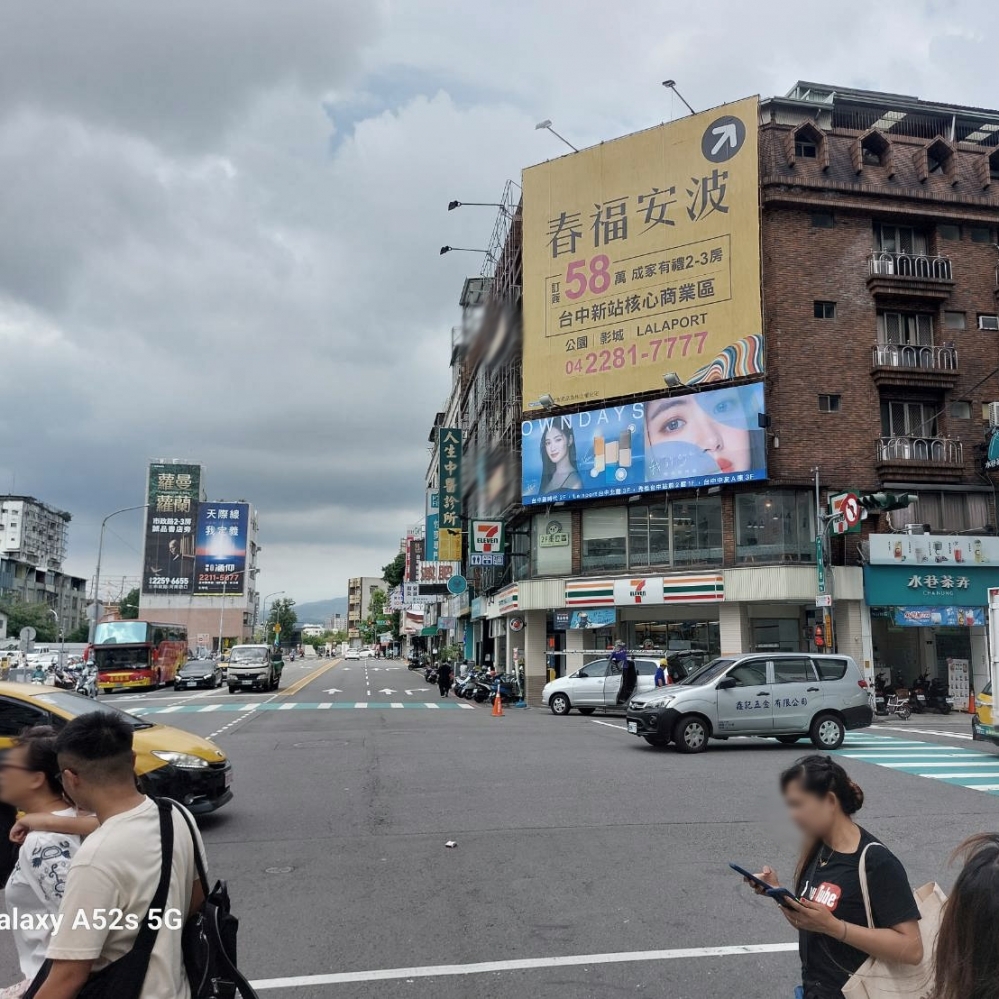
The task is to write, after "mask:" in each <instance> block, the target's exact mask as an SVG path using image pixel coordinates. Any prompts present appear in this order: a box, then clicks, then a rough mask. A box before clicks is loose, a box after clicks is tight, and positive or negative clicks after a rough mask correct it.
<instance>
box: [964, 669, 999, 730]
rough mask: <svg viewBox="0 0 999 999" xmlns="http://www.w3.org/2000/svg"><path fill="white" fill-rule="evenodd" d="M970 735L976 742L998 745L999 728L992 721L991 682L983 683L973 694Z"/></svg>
mask: <svg viewBox="0 0 999 999" xmlns="http://www.w3.org/2000/svg"><path fill="white" fill-rule="evenodd" d="M971 737H972V738H973V739H975V740H976V741H977V742H994V743H995V744H996V745H999V730H997V729H996V727H995V725H994V724H993V722H992V683H991V682H989V683H987V684H985V687H984V688H983V689H982V692H981V693H980V694H976V695H975V713H974V715H973V716H972V718H971Z"/></svg>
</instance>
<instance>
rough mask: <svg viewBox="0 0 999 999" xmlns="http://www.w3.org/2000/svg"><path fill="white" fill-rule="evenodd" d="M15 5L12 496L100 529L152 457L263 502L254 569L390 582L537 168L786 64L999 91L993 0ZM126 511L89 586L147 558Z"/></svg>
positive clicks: (87, 542)
mask: <svg viewBox="0 0 999 999" xmlns="http://www.w3.org/2000/svg"><path fill="white" fill-rule="evenodd" d="M829 10H830V8H829V6H828V4H818V3H814V2H813V3H806V4H798V5H796V6H793V5H792V6H791V7H789V6H788V5H787V4H786V3H783V2H782V3H777V2H775V0H757V2H755V3H752V4H747V3H745V2H744V0H701V2H700V3H698V4H691V3H689V2H685V3H678V2H675V0H652V2H649V0H629V2H628V3H626V4H618V5H609V4H607V3H606V2H596V0H573V2H572V3H569V2H567V0H559V2H554V0H505V2H504V3H503V4H482V3H473V2H471V0H349V2H348V0H282V2H281V3H274V2H273V0H212V2H211V3H207V4H206V3H203V2H200V0H199V2H195V0H172V2H171V3H169V4H139V3H135V2H134V0H86V2H84V3H73V4H66V3H58V2H56V0H5V3H4V4H3V10H2V12H0V491H2V492H7V491H12V492H15V493H26V494H30V495H34V496H36V497H38V498H39V499H41V500H43V501H45V502H48V503H50V504H52V505H54V506H57V507H59V508H62V509H65V510H68V511H70V512H71V513H72V514H73V521H72V524H71V525H70V555H69V559H68V562H67V569H68V570H70V571H72V572H75V573H77V574H79V575H81V576H85V577H91V576H92V575H93V572H94V564H95V561H96V554H97V553H96V549H97V538H98V533H99V528H100V521H101V519H102V517H104V516H105V515H106V514H108V513H110V512H111V511H113V510H116V509H119V508H121V507H126V506H132V505H135V504H139V503H142V502H144V497H143V487H144V479H145V465H146V463H147V462H148V461H149V460H150V459H157V458H167V459H169V458H183V459H190V460H195V461H200V462H201V463H202V464H203V465H204V466H205V482H206V486H207V491H208V494H209V498H212V499H230V500H232V499H241V498H242V499H246V500H249V501H250V502H252V503H253V504H254V505H255V506H256V508H257V509H258V511H259V520H260V529H261V534H260V542H261V545H262V546H263V551H262V552H261V555H260V569H261V573H260V579H259V581H258V582H259V585H260V587H261V588H262V590H263V591H264V592H266V591H269V590H286V591H287V592H288V593H289V594H290V595H293V596H294V597H296V598H297V599H298V600H300V601H305V600H316V599H323V598H327V597H331V596H335V595H339V594H342V593H345V592H346V580H347V578H348V577H350V576H356V575H377V574H378V572H379V570H380V568H381V566H383V565H384V564H385V563H386V562H388V561H390V560H391V559H392V557H393V556H394V554H395V553H396V551H397V550H398V540H399V537H400V535H401V534H402V533H403V532H404V529H405V527H406V525H407V524H410V523H413V522H414V521H415V520H416V519H417V518H418V517H419V516H420V515H421V512H422V508H423V481H424V475H425V472H426V466H427V462H428V458H429V455H428V452H427V446H428V445H427V435H428V432H429V429H430V426H431V423H432V421H433V417H434V413H435V412H436V411H437V410H438V409H440V408H441V407H442V404H443V402H444V400H445V398H446V395H447V391H448V387H449V372H448V367H447V365H448V359H449V349H450V329H451V327H452V326H453V325H455V324H456V323H457V322H458V320H459V308H458V301H457V300H458V296H459V294H460V291H461V285H462V281H463V279H464V278H465V277H466V276H468V275H475V274H478V272H479V268H480V264H481V261H480V259H479V258H478V257H476V256H474V255H471V254H462V253H452V254H449V255H448V256H444V257H442V256H440V255H439V253H438V251H439V248H440V246H441V245H442V244H445V243H449V244H453V245H455V246H467V247H473V248H474V247H483V246H485V245H486V243H487V241H488V239H489V236H490V233H491V231H492V227H493V222H494V218H495V216H494V212H495V210H494V209H489V208H471V207H469V208H465V209H461V210H458V211H454V212H450V213H449V212H448V211H447V210H446V209H447V203H448V201H449V200H451V199H458V200H463V201H496V200H498V198H499V196H500V195H501V193H502V190H503V187H504V184H505V183H506V181H507V180H509V179H513V180H518V179H519V175H520V171H521V169H522V168H523V167H525V166H528V165H530V164H533V163H537V162H540V161H542V160H545V159H547V158H551V157H554V156H557V155H561V153H562V152H563V151H564V147H561V146H560V145H559V143H558V141H557V140H556V139H555V138H554V137H553V136H552V135H551V134H550V133H548V132H545V131H537V130H536V129H535V128H534V126H535V124H536V123H537V122H538V121H540V120H542V119H546V118H550V119H551V120H552V121H553V122H554V125H555V128H556V129H557V130H558V131H559V132H561V133H562V134H563V135H565V136H566V137H568V138H569V139H570V140H571V141H572V142H573V143H574V144H575V145H577V146H586V145H590V144H592V143H595V142H599V141H601V140H602V139H607V138H611V137H614V136H618V135H622V134H625V133H627V132H630V131H634V130H636V129H640V128H646V127H648V126H650V125H653V124H656V123H658V122H660V121H668V120H670V119H671V118H673V117H679V116H680V115H682V114H684V113H685V109H684V108H683V107H682V105H681V104H680V103H679V101H677V99H676V98H675V97H674V96H673V95H672V94H671V93H670V92H668V91H667V90H664V89H663V87H662V86H661V81H662V80H663V79H665V78H667V77H670V78H673V79H674V80H676V82H677V86H678V87H679V89H680V91H681V92H682V93H683V95H684V97H686V99H687V100H688V101H689V102H690V103H691V104H692V105H693V106H694V107H695V108H696V109H697V110H703V109H707V108H710V107H714V106H717V105H718V104H722V103H725V102H727V101H731V100H736V99H738V98H740V97H744V96H747V95H751V94H761V95H763V96H770V95H773V94H782V93H785V92H786V91H787V90H789V89H790V88H791V87H792V86H793V84H794V83H795V81H797V80H799V79H804V80H810V81H813V82H821V83H832V84H839V85H843V86H855V87H868V88H871V89H878V90H887V91H892V92H895V93H902V94H909V95H912V96H918V97H922V98H924V99H931V100H940V101H952V102H955V103H961V104H970V105H978V106H986V107H987V106H990V105H992V106H994V105H995V104H996V102H997V100H999V98H997V94H996V90H995V84H994V74H992V73H990V72H989V71H988V70H987V67H989V66H991V65H992V64H993V62H994V51H993V48H994V39H995V38H996V37H999V5H997V4H995V3H994V2H992V0H922V2H920V0H909V2H907V3H904V4H902V3H891V4H871V3H869V2H867V0H862V2H861V0H840V3H838V4H837V5H836V13H835V16H832V17H831V16H830V15H829ZM140 521H141V517H140V515H139V514H136V513H133V514H125V515H122V516H121V517H119V518H116V519H115V520H114V521H112V522H111V524H110V525H109V526H110V527H111V528H112V531H111V532H110V533H109V534H108V536H107V541H106V545H105V552H104V567H103V570H102V572H103V573H104V574H106V575H107V576H111V577H113V576H116V575H117V576H119V577H121V576H128V577H137V576H138V575H139V572H140V554H139V550H140V548H141V522H140Z"/></svg>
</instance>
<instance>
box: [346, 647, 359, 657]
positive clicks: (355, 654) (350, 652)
mask: <svg viewBox="0 0 999 999" xmlns="http://www.w3.org/2000/svg"><path fill="white" fill-rule="evenodd" d="M343 658H344V659H360V658H361V653H360V652H359V651H358V650H357V649H347V651H346V652H345V653H344V654H343Z"/></svg>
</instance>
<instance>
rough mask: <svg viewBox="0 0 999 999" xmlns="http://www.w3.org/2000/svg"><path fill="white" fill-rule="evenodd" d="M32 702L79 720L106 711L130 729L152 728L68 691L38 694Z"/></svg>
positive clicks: (110, 706)
mask: <svg viewBox="0 0 999 999" xmlns="http://www.w3.org/2000/svg"><path fill="white" fill-rule="evenodd" d="M33 700H35V701H39V702H40V703H42V704H47V705H49V707H52V708H56V709H57V710H58V711H60V712H62V713H63V714H65V715H68V716H69V717H70V718H79V717H80V715H87V714H90V713H91V712H92V711H106V712H108V714H113V715H117V716H118V717H119V718H124V719H125V721H127V722H128V724H129V725H131V726H132V728H134V729H136V730H138V729H142V728H152V724H151V723H150V722H146V721H143V720H142V719H141V718H136V717H135V715H130V714H129V713H128V712H127V711H122V710H121V708H116V707H113V706H112V705H110V704H107V703H106V702H104V701H95V700H94V699H93V698H90V697H83V696H81V695H80V694H74V693H71V692H70V691H68V690H54V691H52V693H45V694H39V695H38V696H37V697H34V698H33Z"/></svg>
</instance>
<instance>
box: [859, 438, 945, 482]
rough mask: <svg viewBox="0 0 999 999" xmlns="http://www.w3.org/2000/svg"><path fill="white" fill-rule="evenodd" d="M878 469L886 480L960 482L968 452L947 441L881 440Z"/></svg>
mask: <svg viewBox="0 0 999 999" xmlns="http://www.w3.org/2000/svg"><path fill="white" fill-rule="evenodd" d="M875 467H876V468H877V471H878V474H879V475H880V476H881V478H882V479H884V480H891V479H904V480H906V481H910V482H911V481H918V482H960V481H961V478H962V477H963V474H964V448H963V447H962V445H961V442H960V441H953V440H950V439H949V438H947V437H881V438H879V439H878V441H877V443H876V456H875Z"/></svg>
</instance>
